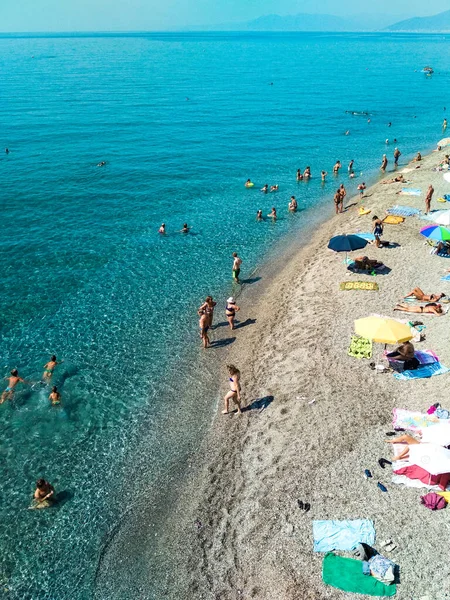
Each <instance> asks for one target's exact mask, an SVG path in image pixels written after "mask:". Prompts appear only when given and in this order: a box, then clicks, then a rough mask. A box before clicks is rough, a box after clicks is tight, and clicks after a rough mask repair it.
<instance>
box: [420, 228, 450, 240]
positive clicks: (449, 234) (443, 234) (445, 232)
mask: <svg viewBox="0 0 450 600" xmlns="http://www.w3.org/2000/svg"><path fill="white" fill-rule="evenodd" d="M420 233H421V234H422V235H423V236H424V237H426V238H428V239H429V240H434V241H435V242H448V241H450V230H449V229H447V227H443V226H442V225H427V226H426V227H422V229H421V230H420Z"/></svg>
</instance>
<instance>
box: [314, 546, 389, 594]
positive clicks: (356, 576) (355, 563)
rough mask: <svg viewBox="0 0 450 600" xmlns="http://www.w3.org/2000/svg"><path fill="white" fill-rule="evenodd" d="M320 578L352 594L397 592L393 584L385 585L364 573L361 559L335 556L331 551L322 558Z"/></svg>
mask: <svg viewBox="0 0 450 600" xmlns="http://www.w3.org/2000/svg"><path fill="white" fill-rule="evenodd" d="M322 579H323V581H324V583H325V584H327V585H330V586H332V587H334V588H337V589H338V590H343V591H344V592H353V593H354V594H365V595H366V596H394V595H395V593H396V592H397V588H396V586H395V584H392V585H385V584H384V583H381V581H378V580H377V579H375V577H372V576H371V575H364V573H363V571H362V562H361V561H359V560H355V559H354V558H344V557H343V556H336V555H335V554H333V553H332V552H329V553H328V554H327V555H326V556H325V558H324V559H323V565H322Z"/></svg>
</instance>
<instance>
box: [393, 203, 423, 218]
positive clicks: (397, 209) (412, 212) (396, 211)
mask: <svg viewBox="0 0 450 600" xmlns="http://www.w3.org/2000/svg"><path fill="white" fill-rule="evenodd" d="M386 212H387V214H388V215H396V216H398V217H414V216H416V215H419V214H420V210H419V209H418V208H413V207H412V206H401V205H400V204H396V205H395V206H393V207H392V208H388V209H387V211H386Z"/></svg>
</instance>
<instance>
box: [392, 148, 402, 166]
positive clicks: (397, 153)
mask: <svg viewBox="0 0 450 600" xmlns="http://www.w3.org/2000/svg"><path fill="white" fill-rule="evenodd" d="M401 155H402V153H401V152H400V150H399V149H398V148H395V150H394V165H395V166H396V167H398V159H399V158H400V156H401Z"/></svg>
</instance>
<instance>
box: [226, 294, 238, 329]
mask: <svg viewBox="0 0 450 600" xmlns="http://www.w3.org/2000/svg"><path fill="white" fill-rule="evenodd" d="M238 310H241V309H240V308H239V306H238V305H237V304H236V302H235V300H234V298H233V296H230V298H228V300H227V304H226V306H225V316H226V318H227V321H228V324H229V326H230V329H234V318H235V316H236V312H237V311H238Z"/></svg>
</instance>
